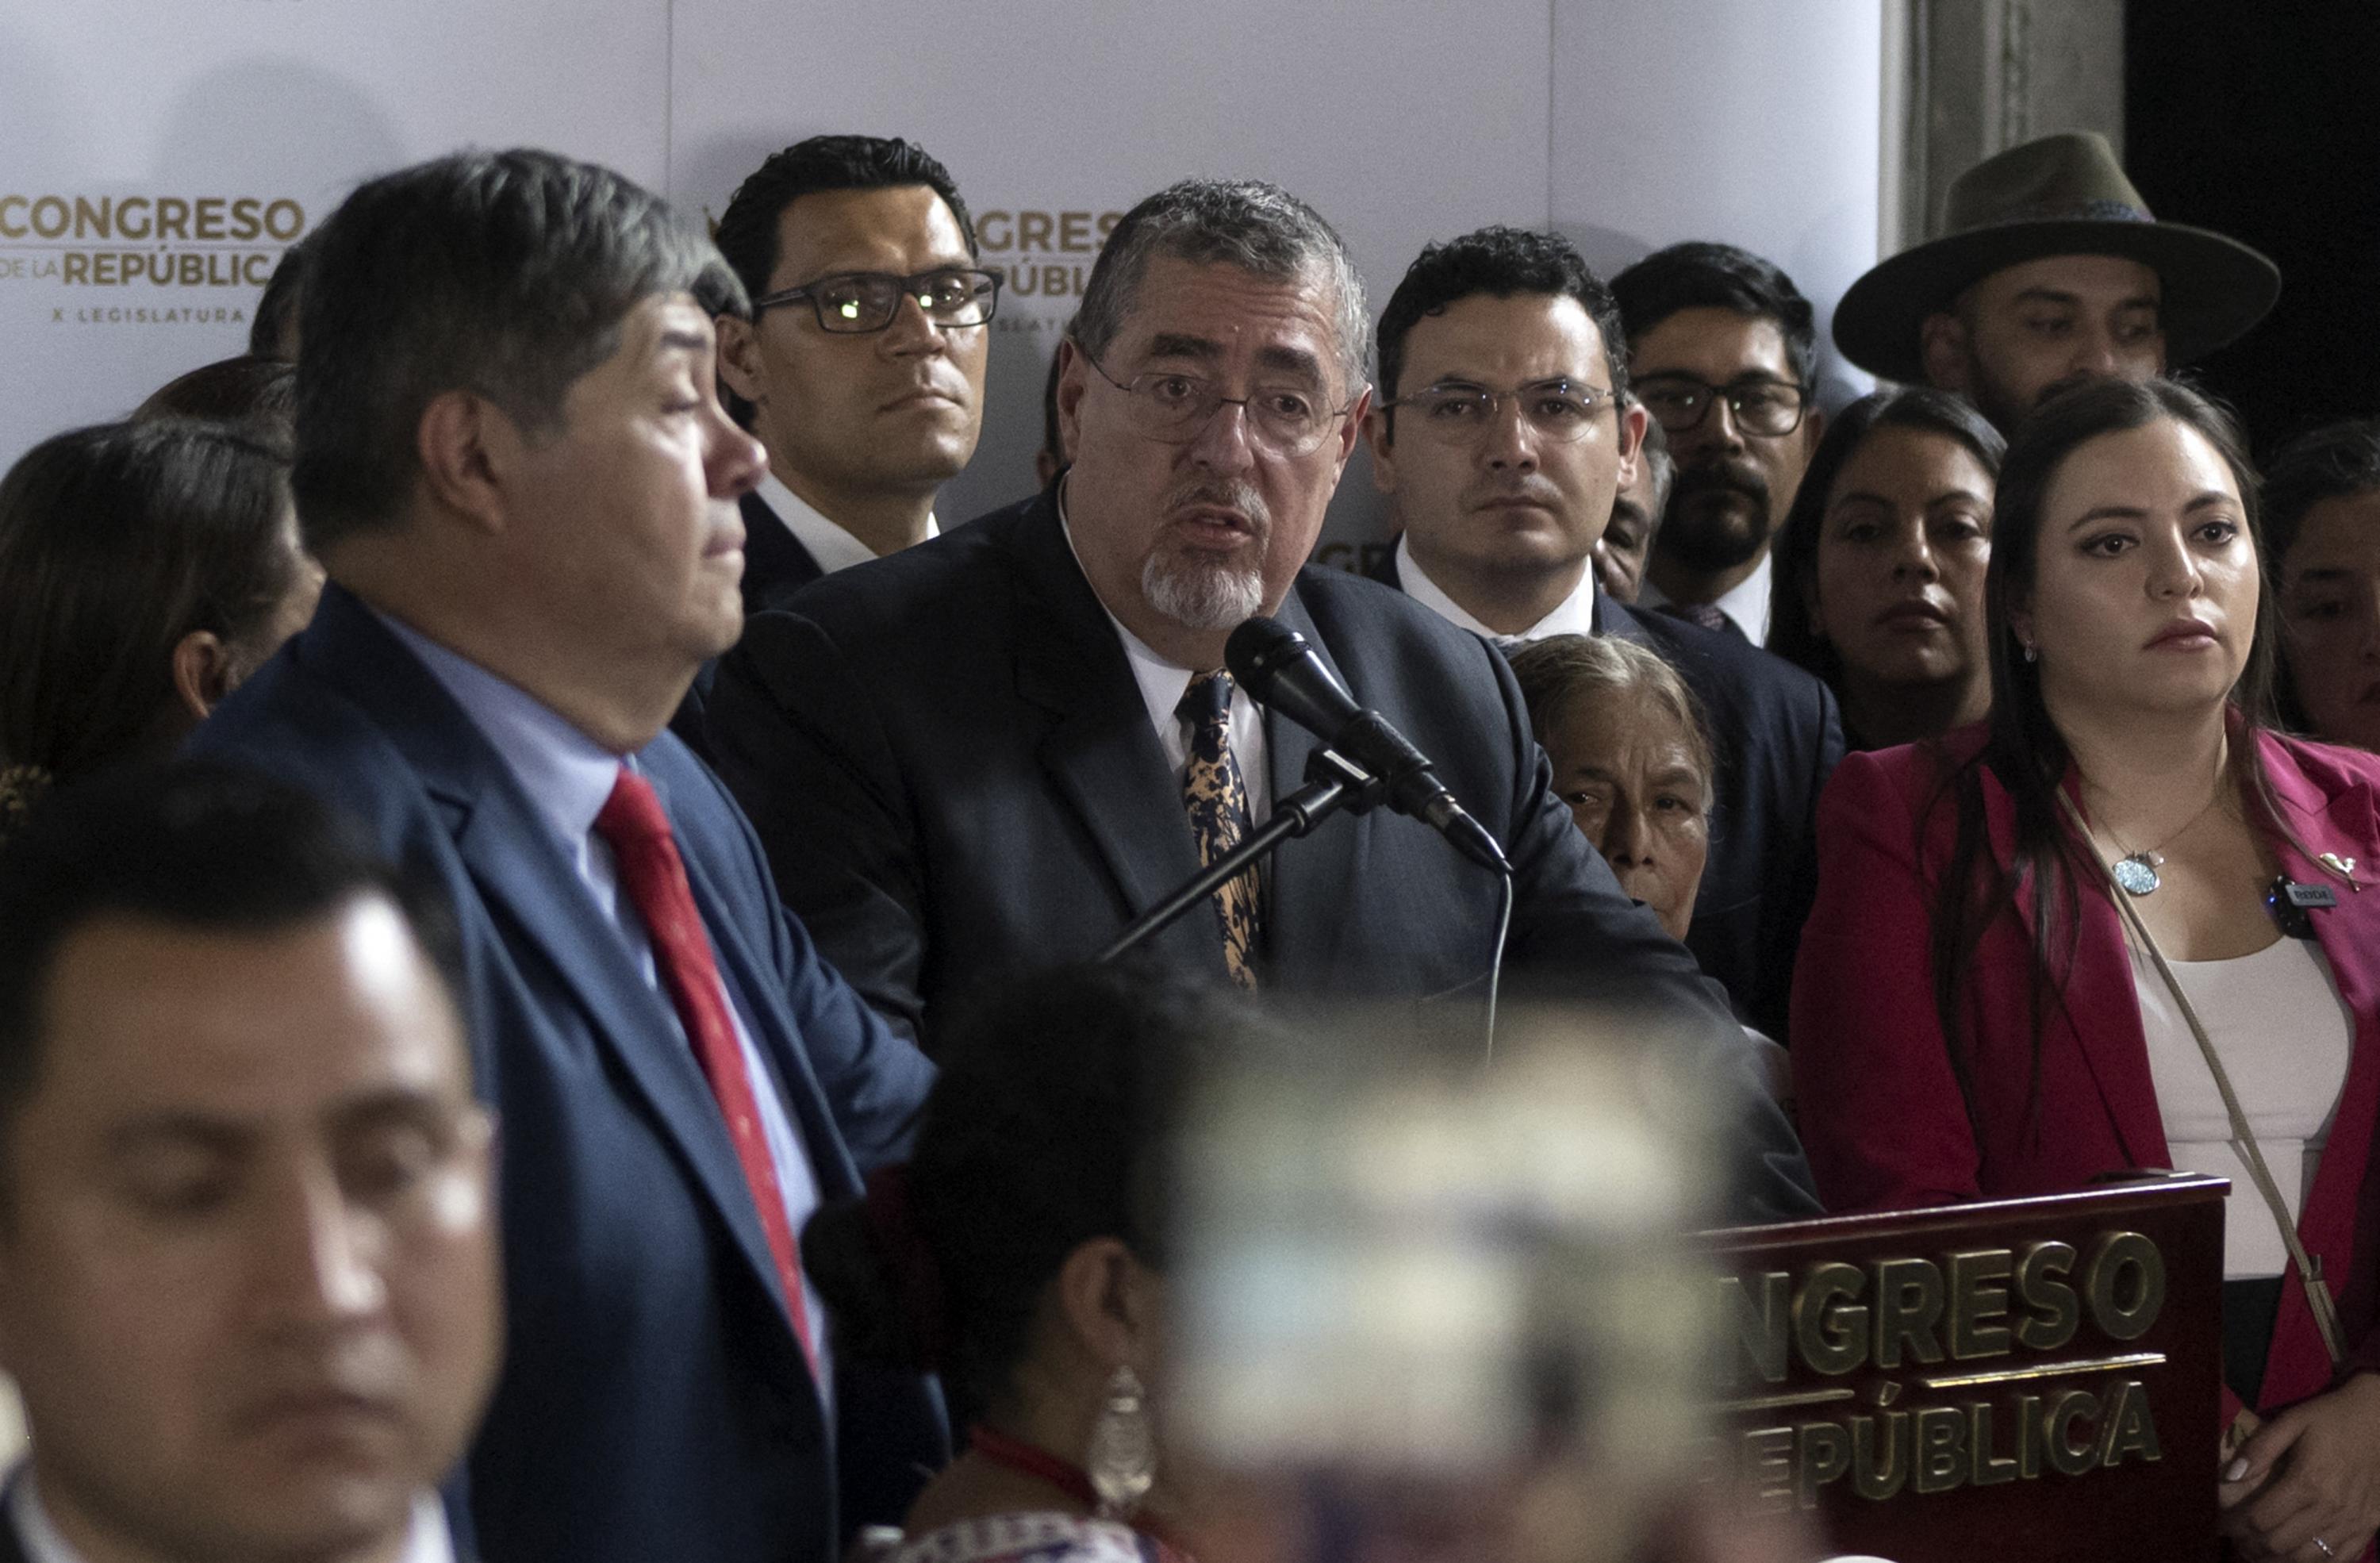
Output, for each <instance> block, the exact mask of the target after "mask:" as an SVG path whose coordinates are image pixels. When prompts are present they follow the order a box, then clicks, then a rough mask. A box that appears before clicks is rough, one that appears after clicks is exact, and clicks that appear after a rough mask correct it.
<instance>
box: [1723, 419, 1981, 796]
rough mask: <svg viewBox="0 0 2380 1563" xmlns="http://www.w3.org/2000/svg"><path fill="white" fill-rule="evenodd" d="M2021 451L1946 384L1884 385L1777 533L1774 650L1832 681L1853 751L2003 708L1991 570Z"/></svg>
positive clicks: (1834, 425)
mask: <svg viewBox="0 0 2380 1563" xmlns="http://www.w3.org/2000/svg"><path fill="white" fill-rule="evenodd" d="M2007 449H2008V446H2007V442H2005V441H2003V440H2002V439H2001V438H2000V435H1999V431H1998V430H1996V429H1994V428H1993V427H1992V426H1991V424H1989V423H1988V422H1986V421H1985V418H1984V417H1983V415H1982V414H1981V413H1978V412H1977V411H1975V409H1974V408H1973V407H1971V406H1968V405H1967V404H1966V403H1964V402H1961V401H1960V400H1959V399H1958V398H1957V397H1955V396H1952V395H1950V394H1949V393H1948V392H1943V391H1931V390H1925V389H1918V390H1913V391H1878V392H1876V393H1875V394H1872V395H1867V396H1863V397H1861V398H1860V399H1859V400H1858V401H1856V402H1853V403H1852V405H1851V406H1848V407H1845V408H1844V409H1843V410H1842V411H1841V412H1840V413H1838V414H1837V415H1836V416H1835V418H1834V419H1833V421H1831V422H1830V423H1828V425H1827V433H1826V438H1824V439H1822V440H1820V441H1819V442H1818V451H1817V454H1815V456H1813V457H1811V459H1810V470H1809V472H1808V473H1807V474H1806V475H1805V476H1804V477H1803V479H1802V489H1801V491H1800V492H1799V493H1797V494H1796V495H1794V497H1793V508H1792V509H1791V510H1790V511H1788V512H1787V513H1786V515H1785V525H1784V526H1783V527H1779V530H1778V533H1777V542H1776V567H1775V571H1774V573H1773V575H1772V577H1771V580H1770V588H1769V589H1770V598H1769V611H1768V649H1769V650H1771V651H1772V652H1775V653H1776V654H1777V655H1778V656H1779V657H1782V658H1784V659H1785V660H1788V661H1790V662H1793V663H1796V664H1798V665H1799V666H1801V667H1803V668H1806V669H1808V670H1809V671H1810V672H1814V673H1815V674H1817V676H1818V677H1820V678H1822V679H1824V680H1826V682H1827V684H1828V686H1829V687H1831V688H1832V689H1833V690H1834V692H1835V698H1836V700H1837V701H1838V702H1839V703H1840V705H1841V707H1842V712H1843V739H1844V742H1845V743H1846V744H1847V745H1850V746H1851V747H1852V748H1854V749H1881V748H1888V747H1890V746H1891V745H1895V744H1913V743H1915V742H1917V741H1918V740H1920V739H1924V738H1938V737H1940V736H1941V735H1942V734H1943V733H1948V732H1949V731H1950V729H1952V728H1954V727H1964V726H1966V725H1968V724H1969V723H1971V722H1977V721H1982V720H1983V719H1984V713H1985V711H1987V710H1989V709H1991V699H1992V685H1991V669H1990V666H1989V664H1988V662H1987V660H1986V658H1985V641H1986V640H1987V638H1988V636H1987V632H1986V628H1985V619H1984V570H1985V565H1986V564H1987V563H1989V562H1990V560H1991V555H1992V485H1993V484H1994V483H1996V482H1997V481H1998V478H1999V470H2000V458H2001V456H2002V455H2003V454H2005V453H2006V451H2007Z"/></svg>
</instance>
